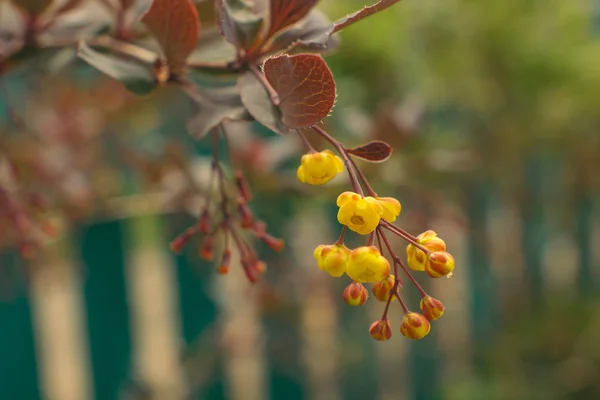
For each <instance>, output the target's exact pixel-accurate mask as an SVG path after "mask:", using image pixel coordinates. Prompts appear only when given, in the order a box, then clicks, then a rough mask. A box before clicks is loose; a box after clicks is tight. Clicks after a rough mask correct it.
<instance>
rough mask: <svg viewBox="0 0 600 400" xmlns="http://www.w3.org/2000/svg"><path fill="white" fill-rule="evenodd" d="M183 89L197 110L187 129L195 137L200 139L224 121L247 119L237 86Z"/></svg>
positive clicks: (189, 87)
mask: <svg viewBox="0 0 600 400" xmlns="http://www.w3.org/2000/svg"><path fill="white" fill-rule="evenodd" d="M184 90H185V91H186V92H187V94H188V95H189V96H190V97H191V98H192V100H194V102H195V104H196V106H197V107H198V110H197V112H196V115H194V117H192V118H191V119H190V120H189V121H188V125H187V127H188V131H189V132H190V134H191V135H192V136H193V137H194V138H196V139H202V138H203V137H204V136H205V135H206V134H207V133H208V132H210V130H211V129H213V128H215V127H217V126H218V125H219V124H221V123H222V122H225V121H240V120H248V119H251V117H250V116H249V115H248V113H247V112H246V109H245V108H244V105H243V104H242V100H241V99H240V92H239V90H238V88H237V86H228V87H224V88H218V89H211V90H205V91H200V90H198V89H197V87H195V86H186V87H184Z"/></svg>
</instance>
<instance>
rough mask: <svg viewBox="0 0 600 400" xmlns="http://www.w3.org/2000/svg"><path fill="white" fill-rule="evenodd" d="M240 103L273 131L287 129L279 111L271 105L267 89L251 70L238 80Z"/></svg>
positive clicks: (283, 132) (277, 131)
mask: <svg viewBox="0 0 600 400" xmlns="http://www.w3.org/2000/svg"><path fill="white" fill-rule="evenodd" d="M238 88H239V90H240V96H241V99H242V103H243V104H244V107H246V110H248V112H249V113H250V115H252V118H254V119H255V120H256V121H258V122H259V123H260V124H262V125H264V126H266V127H267V128H269V129H270V130H272V131H273V132H276V133H279V134H286V133H288V132H289V129H288V128H287V127H286V126H285V124H284V123H283V121H282V120H281V111H279V109H278V108H277V107H275V106H274V105H273V103H272V102H271V98H270V97H269V94H268V93H267V90H266V89H265V87H264V86H263V84H262V83H260V81H259V80H258V79H257V78H256V76H254V74H253V73H252V72H250V71H249V72H246V73H245V74H244V75H242V76H241V77H240V79H239V80H238Z"/></svg>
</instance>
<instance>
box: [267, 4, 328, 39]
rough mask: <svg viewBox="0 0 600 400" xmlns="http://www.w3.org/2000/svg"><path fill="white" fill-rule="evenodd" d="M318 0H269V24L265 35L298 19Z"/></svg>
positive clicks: (269, 35) (273, 32)
mask: <svg viewBox="0 0 600 400" xmlns="http://www.w3.org/2000/svg"><path fill="white" fill-rule="evenodd" d="M318 1H319V0H271V26H270V27H269V34H268V35H267V37H271V35H273V34H275V33H277V32H279V31H281V30H282V29H284V28H286V27H288V26H290V25H292V24H294V23H296V22H298V21H300V20H301V19H302V18H304V17H305V16H306V15H307V14H308V13H309V12H310V10H311V9H312V8H313V7H314V6H315V4H317V2H318Z"/></svg>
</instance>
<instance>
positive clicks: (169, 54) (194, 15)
mask: <svg viewBox="0 0 600 400" xmlns="http://www.w3.org/2000/svg"><path fill="white" fill-rule="evenodd" d="M142 22H143V23H144V24H146V26H147V27H148V29H149V30H150V32H152V35H154V37H155V38H156V40H157V41H158V43H159V44H160V47H161V49H162V51H163V54H164V55H165V58H166V59H167V63H168V65H169V68H170V69H171V72H172V73H174V74H181V73H182V72H183V70H184V69H185V66H186V61H187V58H188V56H189V55H190V53H191V52H192V51H193V50H194V48H195V47H196V43H197V42H198V32H199V31H200V21H199V20H198V11H197V10H196V7H195V6H194V4H193V3H192V1H191V0H154V1H153V2H152V5H151V6H150V8H149V9H148V11H147V12H146V13H145V14H144V16H143V17H142Z"/></svg>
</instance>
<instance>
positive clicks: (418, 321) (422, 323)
mask: <svg viewBox="0 0 600 400" xmlns="http://www.w3.org/2000/svg"><path fill="white" fill-rule="evenodd" d="M430 329H431V324H429V321H428V320H427V318H425V316H424V315H421V314H419V313H415V312H409V313H407V314H404V317H403V318H402V323H400V333H402V334H403V335H404V336H406V337H407V338H411V339H415V340H419V339H423V338H424V337H425V336H427V334H428V333H429V330H430Z"/></svg>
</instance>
